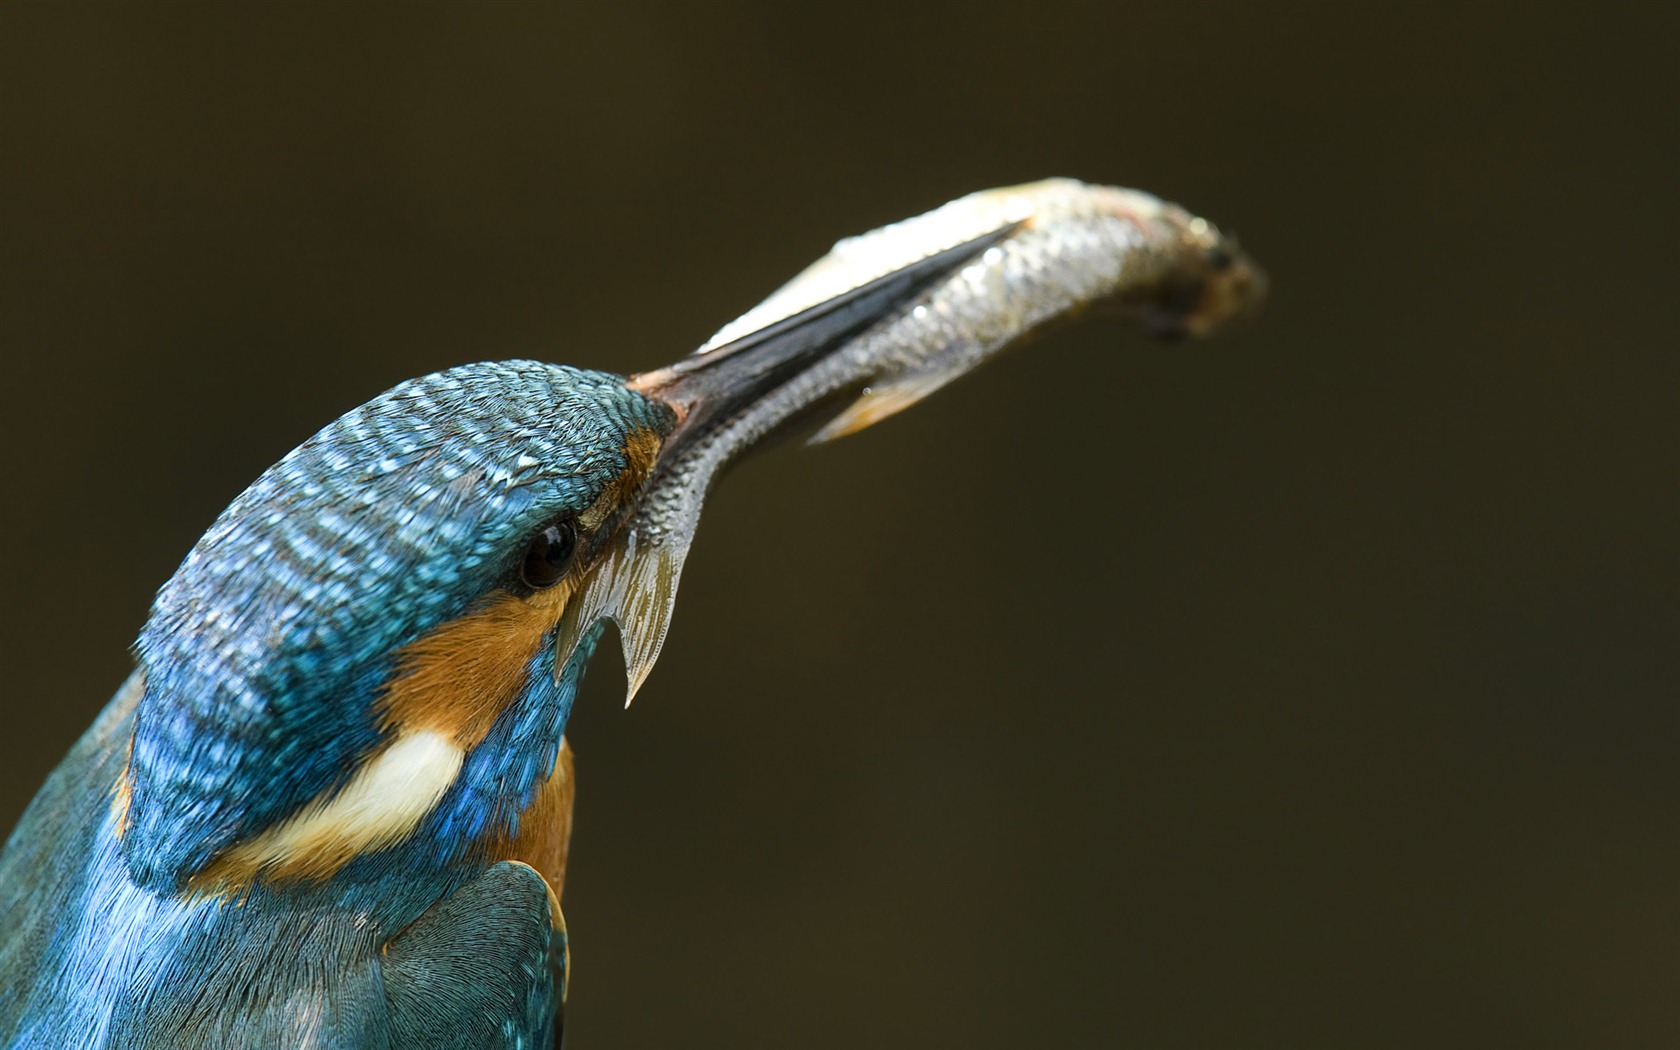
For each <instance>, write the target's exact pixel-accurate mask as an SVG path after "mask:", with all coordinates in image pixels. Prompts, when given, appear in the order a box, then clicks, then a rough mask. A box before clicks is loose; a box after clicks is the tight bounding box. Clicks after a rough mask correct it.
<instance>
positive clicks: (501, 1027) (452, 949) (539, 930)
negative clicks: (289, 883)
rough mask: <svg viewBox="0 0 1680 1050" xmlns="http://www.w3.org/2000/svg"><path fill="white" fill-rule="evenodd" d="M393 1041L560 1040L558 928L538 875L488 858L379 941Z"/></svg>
mask: <svg viewBox="0 0 1680 1050" xmlns="http://www.w3.org/2000/svg"><path fill="white" fill-rule="evenodd" d="M382 969H383V971H384V979H385V994H386V997H387V999H388V1001H389V1003H390V1009H391V1014H390V1016H391V1043H392V1045H393V1046H410V1047H421V1046H423V1047H435V1048H437V1050H481V1048H483V1050H539V1048H541V1050H548V1048H549V1047H557V1046H559V1045H560V1035H561V1016H560V1014H561V1007H562V1004H563V1002H564V999H565V994H566V933H565V924H564V921H563V920H562V919H561V917H560V912H559V909H558V908H556V907H555V906H554V899H553V897H552V896H551V895H550V893H549V890H548V884H547V883H545V882H544V881H543V877H542V876H541V875H539V874H537V872H536V871H535V870H533V869H532V868H530V867H528V866H527V865H524V864H520V863H517V862H513V861H506V862H503V863H501V864H497V865H495V866H494V867H491V868H490V869H488V870H487V871H485V872H484V873H483V874H482V875H480V876H478V877H477V878H475V879H474V880H472V881H471V882H469V883H467V884H466V885H465V886H463V887H461V888H460V889H459V890H457V891H455V893H453V894H451V895H450V896H449V897H448V898H446V899H445V900H442V901H440V902H438V903H437V904H436V905H434V906H433V907H432V908H431V909H430V910H429V911H427V912H426V914H424V915H422V916H421V917H420V919H419V920H418V921H416V922H415V923H414V924H413V925H412V926H410V927H409V928H408V929H406V930H404V931H403V932H402V933H401V934H399V935H398V936H397V937H396V938H394V939H393V940H391V942H390V943H389V944H388V945H387V946H386V950H385V957H384V960H383V966H382Z"/></svg>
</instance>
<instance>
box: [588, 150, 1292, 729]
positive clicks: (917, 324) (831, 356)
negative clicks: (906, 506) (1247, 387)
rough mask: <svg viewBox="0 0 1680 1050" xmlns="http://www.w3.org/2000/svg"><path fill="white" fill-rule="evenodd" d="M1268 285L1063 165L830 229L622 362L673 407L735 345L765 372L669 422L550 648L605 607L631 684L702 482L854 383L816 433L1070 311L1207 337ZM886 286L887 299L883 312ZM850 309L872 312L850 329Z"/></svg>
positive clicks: (1136, 197) (946, 375)
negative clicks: (640, 358) (753, 296)
mask: <svg viewBox="0 0 1680 1050" xmlns="http://www.w3.org/2000/svg"><path fill="white" fill-rule="evenodd" d="M907 282H908V283H907ZM907 287H909V288H911V289H912V291H913V294H909V295H906V294H905V290H906V288H907ZM1265 289H1266V281H1265V277H1264V275H1263V274H1262V272H1261V271H1260V270H1259V268H1258V267H1256V266H1255V265H1254V264H1253V263H1252V262H1250V261H1249V259H1248V258H1247V256H1245V255H1244V254H1243V253H1242V252H1241V250H1240V249H1238V247H1237V246H1236V244H1235V243H1234V241H1233V240H1232V239H1230V238H1228V237H1225V236H1222V235H1221V234H1220V232H1219V231H1218V230H1217V229H1216V228H1215V227H1214V226H1213V225H1212V224H1211V223H1209V222H1208V221H1207V220H1205V219H1201V218H1197V217H1196V216H1194V215H1192V214H1190V213H1189V212H1187V211H1185V210H1184V209H1183V208H1180V207H1179V206H1177V205H1175V204H1170V203H1167V202H1166V201H1162V200H1160V199H1159V198H1156V197H1152V196H1150V195H1149V194H1147V193H1141V192H1138V191H1136V190H1126V189H1118V188H1114V187H1109V186H1092V185H1087V184H1085V183H1081V182H1076V181H1074V180H1071V179H1048V180H1045V181H1043V182H1034V183H1028V184H1026V185H1023V186H1014V187H1008V188H1004V189H994V190H985V191H982V192H979V193H973V194H970V195H969V196H966V197H962V198H960V199H958V200H955V201H952V202H951V203H949V204H946V205H944V206H943V207H940V208H936V209H934V210H933V211H931V212H928V213H927V214H925V215H920V216H917V217H916V218H913V219H906V220H904V221H902V222H897V223H893V224H892V225H890V226H884V227H882V228H880V229H878V230H874V231H872V232H870V233H865V234H862V235H860V236H857V237H851V238H847V239H846V240H843V241H840V242H839V243H838V244H836V245H835V246H834V248H833V250H832V251H830V252H829V253H828V254H827V255H825V256H823V257H822V258H821V259H818V260H817V261H816V262H814V263H812V264H811V265H810V266H809V267H807V268H806V269H805V271H804V272H802V273H800V274H799V275H798V276H797V277H795V278H793V280H791V281H789V282H788V283H787V284H785V285H783V286H782V287H781V288H779V289H777V290H776V291H775V292H774V293H772V294H771V295H770V297H769V298H767V299H765V300H764V301H763V302H762V303H760V304H758V305H757V306H755V307H753V308H752V309H751V310H748V311H747V312H746V313H745V314H743V315H741V316H740V317H738V318H736V319H735V320H734V321H731V322H730V323H729V324H726V325H724V326H723V328H721V329H719V330H718V332H717V334H716V335H714V336H712V338H710V339H708V340H707V341H706V342H705V344H703V345H702V346H701V347H700V348H699V349H698V350H696V351H695V352H694V353H693V354H691V355H689V356H688V357H687V358H684V359H683V360H681V361H679V362H678V363H677V364H675V365H672V366H670V367H668V368H662V369H659V370H657V371H654V372H645V373H642V374H640V375H638V376H634V377H632V379H631V385H632V386H633V387H636V388H637V389H640V390H643V391H644V392H646V393H649V394H652V395H656V396H658V397H660V398H662V399H664V400H665V401H667V402H670V403H673V404H676V405H678V406H679V408H681V407H682V406H684V405H685V404H689V405H702V404H703V405H707V406H712V405H715V404H717V403H719V401H720V400H722V401H727V399H719V398H717V397H716V396H715V394H716V391H715V389H713V388H710V387H708V386H707V381H708V379H709V378H710V377H711V376H713V375H715V374H717V373H719V372H722V371H725V370H724V369H718V368H717V367H716V366H717V365H718V363H719V362H721V361H722V360H724V359H733V360H732V361H731V368H729V369H727V371H729V372H730V373H731V382H735V383H738V382H739V375H738V373H739V372H740V371H741V370H742V368H741V366H740V365H739V364H738V362H739V361H741V360H744V359H748V358H749V357H750V358H754V359H755V360H754V363H752V364H750V365H749V366H748V370H749V371H751V370H756V371H757V373H758V376H759V378H758V386H757V387H756V388H755V391H754V396H753V397H752V398H751V399H750V400H748V401H746V402H745V403H744V404H742V405H740V406H739V407H738V408H735V409H731V410H730V414H726V415H721V416H719V415H715V414H713V415H705V416H704V418H701V416H702V413H700V412H694V413H692V414H691V415H690V416H689V417H685V418H683V419H682V420H680V421H679V423H678V430H679V432H681V431H684V430H687V431H688V433H687V434H686V436H687V438H688V440H687V441H685V442H684V446H685V452H684V453H683V454H682V455H680V456H675V457H672V458H670V459H668V460H665V461H662V462H661V464H660V466H659V468H658V469H657V471H656V472H655V474H654V475H653V476H652V477H650V478H649V480H648V482H647V484H646V487H645V488H644V494H643V498H642V499H641V500H640V502H639V503H638V504H637V509H636V511H635V518H634V519H633V520H632V521H631V522H630V524H629V526H628V527H627V528H626V529H624V530H623V533H622V535H623V537H624V539H623V541H622V544H621V546H620V547H619V548H618V549H617V550H615V551H612V552H610V553H609V555H608V556H607V557H605V558H604V559H602V561H601V563H600V566H599V568H598V569H597V570H596V571H595V572H594V573H593V574H592V576H591V578H590V580H589V581H588V582H587V583H586V584H585V587H584V590H583V592H582V596H581V600H579V601H575V602H574V603H573V604H572V606H571V611H570V612H569V613H568V614H567V618H566V620H565V621H563V622H562V625H561V630H562V634H563V636H564V637H563V641H566V642H568V643H569V644H564V645H562V647H561V650H560V655H561V657H562V659H561V660H560V661H559V665H561V666H563V665H564V664H565V662H566V660H565V657H566V656H568V654H569V653H570V651H571V648H570V646H571V645H574V644H575V643H576V641H577V639H578V638H580V637H581V636H582V634H583V633H584V632H585V631H587V630H589V629H590V628H591V627H592V626H593V624H594V623H595V622H596V621H597V620H598V619H610V620H613V621H615V622H616V623H617V624H618V625H619V635H620V639H621V641H622V644H623V646H624V659H625V667H626V671H627V673H628V676H629V683H628V685H629V690H628V692H629V696H630V697H634V695H635V693H636V690H637V689H638V688H639V687H640V686H641V684H642V682H643V681H644V680H645V679H646V677H647V674H648V672H649V671H650V670H651V669H652V667H653V663H654V661H655V660H656V659H657V658H658V655H659V649H660V646H661V645H662V644H663V642H664V638H665V632H666V630H667V627H668V625H669V623H670V614H671V610H672V607H673V605H674V603H675V601H676V591H677V582H678V578H679V577H680V575H681V572H682V564H683V560H684V558H685V557H686V555H687V552H688V548H689V544H690V543H691V542H692V540H693V535H694V529H695V526H696V524H697V523H698V521H699V512H700V505H701V503H702V502H703V500H704V498H705V495H706V490H707V489H708V487H709V486H710V485H711V482H712V480H713V479H714V478H715V477H716V476H717V474H718V472H719V471H720V470H721V469H722V468H723V467H724V466H726V465H727V464H728V463H729V462H730V461H731V460H732V459H733V458H734V457H735V455H736V454H737V453H739V452H740V451H742V450H744V449H746V448H748V447H750V446H751V445H753V444H754V443H755V442H756V441H757V440H758V439H759V438H761V437H762V436H764V435H765V434H766V433H768V432H770V431H772V430H775V429H777V428H779V427H781V426H783V425H784V424H787V423H788V422H789V421H790V420H793V419H794V418H795V417H800V416H802V415H804V414H807V413H809V412H811V411H813V410H815V409H817V408H820V407H821V406H824V405H826V404H828V403H830V402H831V401H832V400H833V399H835V398H837V397H845V396H847V395H852V396H853V397H854V398H855V399H854V400H852V401H851V403H850V404H849V406H847V407H845V408H844V409H843V410H841V411H840V412H839V414H838V415H835V416H834V417H833V418H831V419H830V420H829V421H828V422H827V423H826V424H825V425H823V426H822V427H821V428H820V429H819V430H818V431H817V432H816V434H815V436H814V437H813V438H812V440H813V441H825V440H829V439H831V438H835V437H839V436H842V435H844V434H850V433H853V432H855V431H858V430H861V429H863V428H864V427H867V426H869V425H871V424H873V423H876V422H879V421H880V420H882V419H885V418H886V417H888V416H890V415H893V414H895V413H897V412H901V411H903V410H904V409H906V408H908V407H910V406H911V405H913V404H915V403H916V402H917V401H920V400H921V399H922V398H924V397H926V396H927V395H929V394H931V393H932V392H934V391H935V390H937V389H939V388H940V387H942V386H944V385H945V384H947V383H949V382H951V380H953V379H955V378H957V377H958V376H960V375H962V374H963V373H964V372H967V371H969V370H970V369H972V368H974V367H975V366H976V365H978V364H980V363H981V362H982V361H984V360H986V359H987V358H988V357H991V356H992V355H993V354H996V353H998V352H999V351H1001V350H1003V349H1005V348H1006V347H1009V346H1011V345H1014V344H1016V343H1018V342H1020V341H1021V340H1022V339H1023V338H1024V337H1026V336H1028V335H1030V334H1031V333H1033V332H1035V331H1038V330H1039V329H1042V328H1043V327H1045V326H1046V325H1048V324H1050V323H1051V322H1055V321H1058V320H1061V319H1064V318H1067V317H1070V316H1072V315H1075V314H1077V313H1079V312H1082V311H1085V310H1088V309H1100V310H1103V311H1105V312H1113V313H1117V314H1119V315H1121V316H1124V317H1127V318H1130V319H1131V320H1133V321H1134V322H1136V323H1139V324H1141V325H1142V326H1143V327H1144V328H1145V329H1147V330H1148V331H1150V332H1152V333H1154V334H1156V335H1159V336H1164V337H1175V336H1203V335H1208V334H1210V333H1212V332H1214V331H1216V330H1217V329H1219V328H1221V327H1223V326H1224V325H1226V324H1227V323H1229V322H1231V321H1234V320H1237V319H1240V318H1243V317H1246V316H1248V315H1251V314H1253V313H1255V312H1256V311H1257V310H1258V309H1259V307H1260V305H1261V303H1262V301H1263V300H1264V298H1265ZM881 301H888V302H894V303H898V305H897V307H896V308H895V309H892V310H890V311H889V312H887V313H886V314H885V315H884V316H882V315H881V312H880V310H879V308H878V304H879V303H880V302H881ZM872 302H873V303H874V304H876V305H875V306H872V305H871V303H872ZM849 310H850V311H853V312H855V313H856V314H857V316H859V317H862V318H865V319H867V320H868V323H867V324H866V325H865V326H863V327H861V328H860V329H857V330H852V329H849V328H848V327H847V321H846V318H847V316H848V314H847V311H849ZM808 332H815V333H817V334H816V335H815V336H813V337H812V338H813V339H819V340H822V345H821V347H820V350H821V353H820V354H813V353H812V347H811V346H804V345H796V344H798V340H799V338H800V337H801V336H803V335H804V334H806V333H808ZM813 345H814V344H813ZM795 362H796V363H797V367H789V368H785V369H784V367H783V366H784V365H789V364H793V363H795ZM626 703H628V699H627V700H626Z"/></svg>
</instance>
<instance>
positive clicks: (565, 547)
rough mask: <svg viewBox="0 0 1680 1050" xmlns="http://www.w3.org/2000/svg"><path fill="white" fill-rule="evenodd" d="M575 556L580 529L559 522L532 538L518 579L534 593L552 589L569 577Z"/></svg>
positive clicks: (567, 523) (568, 523) (526, 549)
mask: <svg viewBox="0 0 1680 1050" xmlns="http://www.w3.org/2000/svg"><path fill="white" fill-rule="evenodd" d="M576 552H577V527H576V526H574V525H573V524H572V523H571V522H569V521H557V522H555V523H554V524H552V525H550V526H548V527H547V528H545V529H543V530H542V531H541V532H539V533H537V534H536V535H535V536H533V537H531V545H530V546H528V547H526V548H525V560H524V562H522V563H521V564H520V566H519V578H520V579H521V580H523V581H525V585H526V586H527V587H530V588H531V589H532V590H534V591H540V590H545V589H547V588H549V587H552V586H554V585H555V584H557V583H559V582H560V578H561V577H562V576H565V575H566V569H567V568H569V567H570V566H571V564H572V555H573V554H575V553H576Z"/></svg>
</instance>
